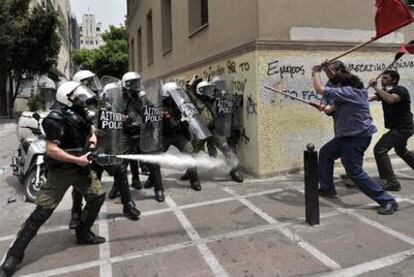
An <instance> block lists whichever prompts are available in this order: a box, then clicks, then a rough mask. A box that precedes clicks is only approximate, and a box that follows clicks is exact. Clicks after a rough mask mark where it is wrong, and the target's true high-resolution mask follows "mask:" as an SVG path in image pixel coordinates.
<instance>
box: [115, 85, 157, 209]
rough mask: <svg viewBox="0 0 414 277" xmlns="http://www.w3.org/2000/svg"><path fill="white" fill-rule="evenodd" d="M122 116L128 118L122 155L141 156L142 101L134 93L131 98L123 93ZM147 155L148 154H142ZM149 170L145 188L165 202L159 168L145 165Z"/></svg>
mask: <svg viewBox="0 0 414 277" xmlns="http://www.w3.org/2000/svg"><path fill="white" fill-rule="evenodd" d="M123 100H124V101H125V106H124V112H123V113H124V115H126V116H127V117H128V118H127V120H126V121H125V125H124V133H125V136H124V143H123V148H124V154H142V153H143V151H142V149H140V139H141V124H142V122H143V114H142V113H143V107H144V103H143V100H142V99H141V98H140V97H139V96H138V95H137V93H136V92H134V94H133V96H131V97H129V96H127V92H125V91H124V99H123ZM144 154H149V153H144ZM123 165H124V167H125V168H126V167H127V166H128V162H127V161H126V162H124V164H123ZM146 166H147V167H148V170H149V177H148V181H147V184H146V186H145V187H146V188H149V187H154V192H155V200H157V201H158V202H163V201H164V200H165V196H164V187H163V184H162V179H161V168H160V166H159V165H158V164H146Z"/></svg>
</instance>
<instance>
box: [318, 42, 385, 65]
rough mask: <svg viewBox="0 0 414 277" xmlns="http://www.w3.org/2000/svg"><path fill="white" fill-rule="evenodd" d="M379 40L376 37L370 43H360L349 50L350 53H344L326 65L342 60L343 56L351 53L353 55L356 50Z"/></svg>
mask: <svg viewBox="0 0 414 277" xmlns="http://www.w3.org/2000/svg"><path fill="white" fill-rule="evenodd" d="M377 39H379V38H377V37H374V38H371V39H370V40H368V41H365V42H363V43H360V44H358V45H356V46H354V47H352V48H351V49H349V50H348V51H346V52H344V53H342V54H340V55H338V56H336V57H334V58H332V59H330V60H328V61H327V62H326V63H328V64H329V63H332V62H333V61H336V60H337V59H339V58H342V57H343V56H346V55H348V54H349V53H352V52H354V51H356V50H358V49H360V48H362V47H364V46H365V45H368V44H370V43H372V42H374V41H376V40H377Z"/></svg>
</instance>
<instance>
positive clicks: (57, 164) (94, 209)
mask: <svg viewBox="0 0 414 277" xmlns="http://www.w3.org/2000/svg"><path fill="white" fill-rule="evenodd" d="M42 125H43V129H44V131H45V133H46V140H48V141H51V142H54V143H56V144H57V145H58V146H59V147H60V148H61V149H63V150H66V152H68V153H71V151H72V150H73V149H75V152H76V153H75V152H73V155H82V154H84V153H82V151H78V150H79V149H85V148H86V147H87V145H88V138H89V136H90V135H91V132H92V129H91V124H90V123H89V122H88V121H86V120H85V119H84V118H83V117H82V116H80V115H79V114H77V113H75V112H73V111H72V110H70V109H68V108H64V109H62V110H55V111H51V112H50V113H49V115H48V116H47V117H46V118H45V119H44V120H43V122H42ZM45 162H46V165H47V168H48V178H47V182H46V183H45V184H44V185H43V186H42V187H41V189H40V191H39V192H38V194H37V198H36V205H37V206H36V208H35V210H34V211H33V212H32V213H31V215H30V216H29V218H28V219H27V220H26V221H25V223H24V224H23V225H22V227H21V229H20V231H19V232H18V234H17V236H16V239H15V240H14V242H13V244H12V246H11V247H10V248H9V250H8V251H7V254H6V257H5V259H4V262H3V263H2V265H1V266H0V276H11V275H12V274H13V273H14V271H15V269H16V266H17V265H18V264H19V263H21V261H22V260H23V256H24V251H25V249H26V247H27V246H28V244H29V243H30V241H31V240H32V239H33V238H34V236H35V235H36V233H37V231H38V230H39V228H40V227H41V226H42V225H43V224H44V223H45V222H46V220H47V219H48V218H49V217H50V216H51V215H52V213H53V211H54V209H55V208H56V207H57V206H58V204H59V203H60V201H61V200H62V198H63V196H64V195H65V193H66V191H67V189H68V188H69V187H70V186H73V188H74V189H75V190H78V191H79V192H80V193H81V194H82V195H84V196H85V198H86V206H85V208H84V209H83V211H82V216H81V221H80V224H79V226H78V227H77V228H76V239H77V242H78V243H79V244H99V243H103V242H105V239H104V238H102V237H98V236H95V234H94V233H92V231H91V227H92V225H93V224H94V222H95V219H96V218H97V216H98V213H99V210H100V208H101V206H102V204H103V202H104V200H105V193H104V192H103V191H102V187H101V183H100V182H99V180H98V179H97V177H96V174H95V173H94V172H93V171H91V170H90V168H89V167H80V166H78V165H76V164H72V163H66V162H62V161H58V160H54V159H53V158H51V157H48V156H47V155H46V157H45ZM2 274H3V275H2Z"/></svg>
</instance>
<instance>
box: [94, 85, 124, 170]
mask: <svg viewBox="0 0 414 277" xmlns="http://www.w3.org/2000/svg"><path fill="white" fill-rule="evenodd" d="M120 98H122V91H121V87H120V85H119V83H118V82H115V83H108V84H106V85H105V86H104V89H103V91H102V93H101V94H100V95H99V100H98V101H99V105H98V107H99V112H98V124H97V130H96V136H97V153H98V154H108V155H119V154H122V153H123V152H122V150H123V149H122V141H123V127H124V115H123V114H122V113H121V112H120V110H117V109H116V108H115V107H114V105H115V104H116V103H117V102H120V101H121V100H122V99H120ZM121 163H122V160H121V159H118V158H114V157H112V158H111V159H108V160H107V161H105V163H103V164H100V165H101V166H111V165H119V164H121Z"/></svg>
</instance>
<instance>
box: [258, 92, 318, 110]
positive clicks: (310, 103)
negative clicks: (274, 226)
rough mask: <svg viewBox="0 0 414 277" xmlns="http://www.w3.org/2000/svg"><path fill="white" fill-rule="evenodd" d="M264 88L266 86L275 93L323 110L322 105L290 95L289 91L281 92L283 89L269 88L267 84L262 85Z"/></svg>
mask: <svg viewBox="0 0 414 277" xmlns="http://www.w3.org/2000/svg"><path fill="white" fill-rule="evenodd" d="M264 88H267V89H269V90H271V91H273V92H276V93H279V94H282V95H284V96H287V97H290V98H293V99H295V100H298V101H300V102H302V103H305V104H308V105H311V106H312V107H314V108H316V109H318V110H319V111H322V110H323V107H322V105H320V104H317V103H314V102H310V101H306V100H304V99H302V98H299V97H297V96H293V95H290V94H289V93H286V92H283V91H281V90H278V89H275V88H271V87H268V86H264Z"/></svg>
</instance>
